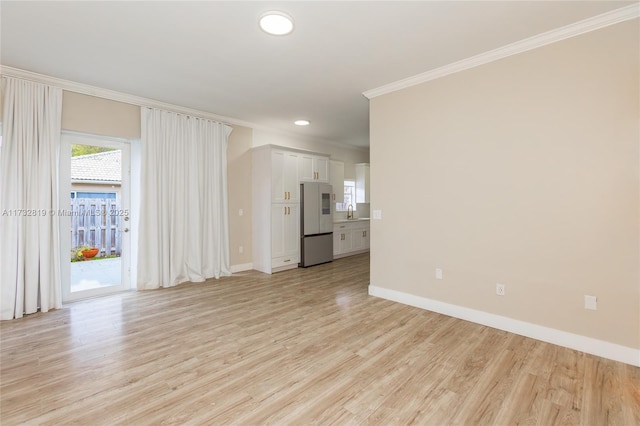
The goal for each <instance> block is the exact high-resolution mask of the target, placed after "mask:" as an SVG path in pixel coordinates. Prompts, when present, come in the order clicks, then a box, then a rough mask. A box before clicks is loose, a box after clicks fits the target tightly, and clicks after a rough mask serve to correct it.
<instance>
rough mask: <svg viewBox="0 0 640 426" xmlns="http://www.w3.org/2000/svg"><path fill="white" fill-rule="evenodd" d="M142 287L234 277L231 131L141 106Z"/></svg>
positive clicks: (140, 257) (139, 279) (139, 245)
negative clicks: (229, 181) (229, 170)
mask: <svg viewBox="0 0 640 426" xmlns="http://www.w3.org/2000/svg"><path fill="white" fill-rule="evenodd" d="M141 116H142V158H141V178H140V196H141V199H140V224H139V228H140V229H139V230H140V232H139V241H138V279H137V281H138V282H137V287H138V289H141V290H142V289H153V288H158V287H171V286H175V285H177V284H180V283H182V282H186V281H192V282H200V281H204V280H206V279H208V278H213V277H215V278H220V277H221V276H228V275H231V270H230V260H229V224H228V222H229V220H228V213H227V144H228V139H229V135H230V134H231V131H232V128H231V127H230V126H227V125H225V124H221V123H217V122H215V121H211V120H207V119H203V118H197V117H191V116H187V115H182V114H177V113H173V112H168V111H163V110H158V109H153V108H146V107H143V108H142V115H141Z"/></svg>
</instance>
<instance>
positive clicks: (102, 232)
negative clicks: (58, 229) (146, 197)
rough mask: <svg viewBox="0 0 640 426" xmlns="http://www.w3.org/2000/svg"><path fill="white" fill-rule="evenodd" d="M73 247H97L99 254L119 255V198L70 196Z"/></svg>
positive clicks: (120, 218)
mask: <svg viewBox="0 0 640 426" xmlns="http://www.w3.org/2000/svg"><path fill="white" fill-rule="evenodd" d="M71 212H72V214H71V248H72V249H77V248H78V247H82V246H91V247H97V248H99V249H100V252H99V253H98V256H112V255H115V256H120V250H121V246H122V245H121V235H120V221H121V220H122V216H121V215H119V213H120V200H119V199H113V198H73V199H71Z"/></svg>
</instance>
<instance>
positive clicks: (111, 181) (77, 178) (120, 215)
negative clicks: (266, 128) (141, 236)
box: [59, 133, 131, 301]
mask: <svg viewBox="0 0 640 426" xmlns="http://www.w3.org/2000/svg"><path fill="white" fill-rule="evenodd" d="M130 158H131V155H130V144H129V143H128V142H127V141H124V140H120V139H113V138H106V137H99V136H90V135H82V134H76V133H64V134H63V136H62V141H61V155H60V182H61V185H60V210H59V215H61V216H62V218H61V221H60V222H61V224H60V226H61V229H60V231H61V232H60V236H61V237H60V240H61V246H62V247H61V248H62V253H63V260H62V265H61V273H62V296H63V300H64V301H71V300H77V299H82V298H86V297H93V296H99V295H105V294H110V293H114V292H118V291H123V290H128V289H129V288H130V256H129V253H130V235H131V233H130V230H131V229H130V228H131V215H130V212H131V210H130V163H131V161H130ZM65 254H68V255H67V256H65Z"/></svg>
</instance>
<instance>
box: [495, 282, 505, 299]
mask: <svg viewBox="0 0 640 426" xmlns="http://www.w3.org/2000/svg"><path fill="white" fill-rule="evenodd" d="M496 294H497V295H498V296H504V284H500V283H498V284H496Z"/></svg>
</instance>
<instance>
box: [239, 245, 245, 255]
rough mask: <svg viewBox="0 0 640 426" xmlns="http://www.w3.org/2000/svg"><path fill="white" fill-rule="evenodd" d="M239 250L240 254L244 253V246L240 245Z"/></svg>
mask: <svg viewBox="0 0 640 426" xmlns="http://www.w3.org/2000/svg"><path fill="white" fill-rule="evenodd" d="M238 252H239V253H240V254H242V253H244V247H243V246H240V247H238Z"/></svg>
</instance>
